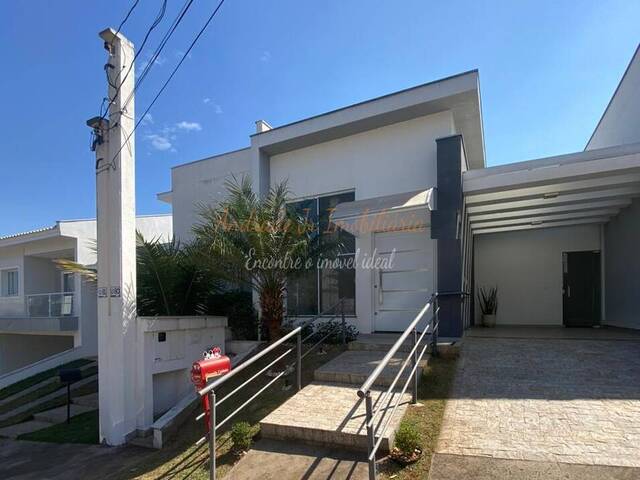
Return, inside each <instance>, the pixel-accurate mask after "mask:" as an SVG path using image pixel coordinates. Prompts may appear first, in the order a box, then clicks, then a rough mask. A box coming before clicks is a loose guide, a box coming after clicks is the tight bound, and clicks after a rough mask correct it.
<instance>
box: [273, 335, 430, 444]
mask: <svg viewBox="0 0 640 480" xmlns="http://www.w3.org/2000/svg"><path fill="white" fill-rule="evenodd" d="M397 338H398V336H397V335H384V336H378V335H361V337H360V338H359V339H358V340H357V341H355V342H352V343H350V344H349V349H348V351H346V352H344V353H342V354H341V355H339V356H338V357H336V358H335V359H333V360H331V361H329V362H327V363H326V364H324V365H323V366H322V367H320V368H319V369H317V370H316V371H315V373H314V381H313V382H312V383H310V384H309V385H307V386H306V387H304V388H303V389H302V390H300V392H298V393H297V394H296V395H294V396H293V397H291V398H290V399H289V400H287V401H286V402H285V403H284V404H283V405H281V406H280V407H278V408H277V409H276V410H274V411H273V412H271V413H270V414H269V415H268V416H267V417H266V418H264V419H263V420H262V421H261V422H260V427H261V434H262V437H264V438H268V439H273V440H281V441H282V440H284V441H288V442H302V443H307V444H312V445H320V446H327V447H341V448H345V449H349V450H357V451H365V452H366V451H367V432H366V427H365V425H364V424H365V405H364V401H363V400H362V399H360V398H359V397H358V395H357V391H358V388H359V387H360V386H361V385H362V383H363V382H364V381H365V380H366V379H367V377H368V376H369V375H370V374H371V372H373V370H374V369H375V368H376V366H377V365H378V364H379V363H380V361H381V360H382V359H383V358H384V356H385V355H386V353H387V352H388V351H389V347H390V346H391V345H392V344H393V342H394V341H395V340H396V339H397ZM401 350H402V351H404V352H408V351H410V350H411V346H410V345H409V344H408V343H407V344H406V345H404V346H403V347H402V348H401ZM405 358H406V354H405V355H404V356H402V355H401V354H400V352H399V355H398V356H397V357H395V358H393V359H392V360H391V362H390V363H389V366H388V368H387V369H386V370H385V371H384V373H383V374H382V375H381V376H380V377H379V378H378V381H377V382H376V387H375V389H374V392H373V395H372V401H373V404H374V407H375V406H377V404H378V402H379V401H380V397H381V394H382V393H384V391H386V389H387V387H388V386H389V385H390V384H391V382H392V381H393V379H394V377H395V376H396V375H397V373H398V371H399V370H400V366H401V364H402V362H403V361H404V359H405ZM425 365H426V360H425V361H423V365H421V366H420V367H419V374H421V373H422V368H423V367H424V366H425ZM407 374H408V369H407V370H406V372H405V373H404V374H403V376H402V377H401V378H400V380H399V381H398V383H397V384H396V388H395V389H394V390H397V391H398V392H397V393H394V394H391V396H390V397H388V398H387V399H386V401H385V405H387V406H390V407H385V408H383V409H382V410H381V414H380V415H379V416H378V418H377V419H376V423H384V422H386V421H387V420H388V418H389V416H390V414H391V407H392V406H393V405H394V404H395V401H396V399H397V398H398V395H399V390H401V389H402V386H403V385H404V382H405V381H406V379H407V376H406V375H407ZM419 378H420V375H419ZM408 391H409V392H410V389H408ZM410 402H411V394H410V393H405V394H404V395H403V398H402V400H401V402H400V404H399V406H398V409H397V410H396V412H395V414H394V415H393V417H392V418H391V419H390V420H389V422H390V424H389V428H388V429H387V433H386V434H385V438H384V439H383V441H382V444H381V450H382V451H389V450H390V448H391V446H392V445H393V439H394V437H395V433H396V431H397V429H398V427H399V425H400V422H401V420H402V417H403V416H404V412H405V411H406V409H407V407H408V405H409V404H410Z"/></svg>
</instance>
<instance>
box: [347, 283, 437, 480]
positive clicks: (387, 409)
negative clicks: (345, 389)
mask: <svg viewBox="0 0 640 480" xmlns="http://www.w3.org/2000/svg"><path fill="white" fill-rule="evenodd" d="M439 310H440V309H439V306H438V295H437V294H433V295H431V297H430V298H429V300H428V301H427V303H426V304H425V305H424V307H423V308H422V309H421V310H420V312H418V314H417V315H416V316H415V318H414V319H413V320H412V321H411V323H410V324H409V325H408V326H407V328H406V329H405V330H404V331H403V332H402V334H401V335H400V337H399V338H398V339H397V340H396V342H395V343H394V344H393V345H392V346H391V348H390V349H389V351H388V352H387V354H386V355H385V356H384V358H383V359H382V361H380V363H379V364H378V366H377V367H376V368H375V369H374V371H373V372H371V374H370V375H369V377H367V379H366V380H365V381H364V383H363V384H362V386H361V387H360V388H359V389H358V396H359V397H360V398H363V399H364V401H365V409H366V416H365V426H366V430H367V450H368V452H367V453H368V455H367V463H368V464H369V479H370V480H375V478H376V453H377V451H378V449H379V448H380V445H382V442H383V440H384V434H385V432H386V431H387V429H388V428H389V425H390V423H391V420H392V419H393V417H394V415H395V413H396V411H397V409H398V406H399V405H400V403H401V401H402V397H403V396H404V394H405V392H406V391H407V388H408V387H409V385H410V384H412V387H413V388H412V395H411V403H412V404H415V403H417V401H418V366H419V364H420V361H421V360H422V357H423V356H424V354H425V353H426V352H427V349H428V347H429V344H431V346H432V353H433V354H434V355H436V354H437V341H438V340H437V338H438V328H439V320H438V312H439ZM429 311H431V316H430V317H429V318H428V320H427V323H426V325H425V327H424V329H422V333H421V334H420V336H418V325H419V324H420V322H421V321H423V320H424V319H425V316H426V315H427V313H428V312H429ZM410 335H412V344H413V345H412V348H411V350H410V351H409V353H408V354H407V356H406V358H405V360H404V361H403V362H402V365H401V366H400V369H399V370H398V372H397V374H396V375H395V377H394V379H393V381H392V382H391V385H390V386H389V387H388V388H387V389H386V390H385V391H384V392H383V393H381V395H380V396H379V397H378V402H377V406H376V407H375V408H374V406H373V402H372V398H371V389H372V387H373V386H374V385H375V383H376V381H377V380H378V378H379V377H380V375H381V374H382V372H384V370H385V369H386V368H387V367H388V365H389V362H390V361H391V359H392V358H393V357H394V356H395V355H396V354H397V353H398V351H399V350H400V348H401V347H402V346H403V345H404V343H405V341H406V340H407V338H409V336H410ZM427 336H430V337H431V342H428V343H426V344H425V345H424V347H423V348H422V349H421V350H420V352H419V353H418V350H419V346H420V345H421V343H422V342H423V340H424V339H425V338H426V337H427ZM409 362H411V370H410V371H409V375H408V377H407V380H406V381H405V382H404V385H403V387H402V390H401V391H400V393H399V394H398V396H397V398H396V400H395V402H394V399H393V393H394V389H395V388H396V385H397V383H398V381H399V380H400V378H401V377H402V375H403V374H404V373H405V370H406V368H407V366H408V365H409ZM392 403H393V406H392ZM385 416H386V419H385ZM378 417H379V418H378ZM376 422H377V425H376ZM376 437H377V438H376Z"/></svg>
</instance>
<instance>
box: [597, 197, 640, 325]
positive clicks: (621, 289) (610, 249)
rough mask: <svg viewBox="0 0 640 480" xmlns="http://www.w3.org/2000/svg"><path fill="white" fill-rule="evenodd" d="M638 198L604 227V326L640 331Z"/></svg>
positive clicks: (639, 212) (639, 225) (639, 204)
mask: <svg viewBox="0 0 640 480" xmlns="http://www.w3.org/2000/svg"><path fill="white" fill-rule="evenodd" d="M639 245H640V199H638V198H636V199H635V200H634V201H633V203H632V204H631V205H630V206H628V207H627V208H625V209H624V210H622V211H621V212H620V213H619V214H618V216H616V217H614V218H612V219H611V221H610V222H609V223H608V224H607V225H606V226H605V267H604V269H605V319H604V323H605V324H607V325H614V326H616V327H625V328H637V329H640V314H639V312H640V295H639V293H640V255H638V246H639Z"/></svg>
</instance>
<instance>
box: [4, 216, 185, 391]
mask: <svg viewBox="0 0 640 480" xmlns="http://www.w3.org/2000/svg"><path fill="white" fill-rule="evenodd" d="M136 223H137V228H138V230H139V231H140V232H141V233H142V234H143V235H144V236H145V238H148V239H151V238H162V239H169V238H171V236H172V235H173V230H172V223H171V216H167V215H155V216H140V217H138V218H137V222H136ZM95 242H96V221H95V220H64V221H59V222H56V224H55V225H53V226H51V227H47V228H42V229H39V230H34V231H31V232H24V233H19V234H15V235H8V236H4V237H0V379H1V378H2V376H3V375H5V374H10V373H11V372H15V371H16V369H22V368H23V367H28V366H29V365H32V364H33V363H35V362H40V361H43V360H45V359H47V358H50V357H52V356H56V360H55V361H54V362H53V364H52V365H53V366H56V365H59V364H60V363H63V361H64V360H65V359H72V358H78V357H80V356H95V355H97V352H98V340H97V323H96V322H97V307H96V291H95V285H93V284H92V283H90V282H86V281H83V280H82V279H81V278H79V276H78V275H74V274H70V273H64V272H62V271H61V270H60V269H59V268H58V266H57V265H56V264H55V263H54V260H55V259H68V260H72V261H75V262H78V263H81V264H83V265H94V264H95V263H96V258H95V257H96V251H95ZM31 373H33V372H31Z"/></svg>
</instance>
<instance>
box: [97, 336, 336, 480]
mask: <svg viewBox="0 0 640 480" xmlns="http://www.w3.org/2000/svg"><path fill="white" fill-rule="evenodd" d="M326 350H327V354H326V355H317V354H315V353H312V354H311V355H309V356H307V358H305V359H304V360H303V368H302V371H303V374H302V382H303V385H307V384H308V383H310V382H311V381H313V372H314V371H315V370H316V369H317V368H318V367H320V366H321V365H323V364H324V363H326V362H328V361H329V360H331V359H332V358H335V357H336V356H338V355H339V354H340V353H342V352H343V351H344V348H343V347H341V346H327V347H326ZM283 351H284V350H280V349H276V351H275V352H272V353H270V354H269V355H267V359H265V360H263V361H259V362H257V364H256V365H254V366H252V367H249V368H247V369H246V370H245V371H243V372H242V373H241V374H239V375H238V377H235V378H234V379H232V380H231V381H229V383H227V384H226V385H225V386H224V388H223V389H221V390H220V392H219V393H218V394H217V396H218V398H222V397H223V396H224V395H225V394H226V393H227V392H230V391H231V390H233V389H234V388H235V387H237V386H238V385H240V384H241V383H242V382H244V381H245V380H247V379H248V378H249V377H251V376H252V375H254V374H255V373H257V372H258V371H259V370H260V369H262V368H263V367H264V366H265V365H266V364H267V363H269V359H273V358H275V357H277V356H278V355H279V354H281V353H283ZM286 358H287V360H288V361H289V362H290V361H292V360H293V359H294V358H295V357H293V356H291V355H290V356H288V357H286ZM291 377H292V378H291V379H292V380H293V381H294V382H295V373H294V374H293V375H292V376H291ZM270 380H271V379H270V378H266V377H265V376H264V375H263V376H261V377H259V378H258V379H256V381H255V385H254V384H250V386H248V387H245V388H244V389H243V390H241V391H240V393H238V394H237V395H236V396H235V397H233V398H234V400H229V401H228V402H226V403H223V404H222V406H221V407H220V409H219V410H218V417H219V418H220V419H224V418H226V417H227V415H228V414H229V413H230V412H231V411H233V410H235V409H236V408H237V407H238V406H239V405H240V404H241V403H242V402H244V401H246V400H247V399H249V397H251V395H253V394H254V393H255V392H257V391H258V390H259V389H260V388H261V387H263V386H264V385H265V384H266V383H268V382H269V381H270ZM283 385H284V381H283V380H279V381H277V382H275V384H273V385H272V386H271V387H269V388H268V389H267V390H265V391H264V392H263V393H262V394H261V395H260V396H259V397H257V398H256V399H255V400H254V401H253V402H252V403H250V404H249V405H248V406H247V407H246V408H245V409H244V410H242V411H241V412H240V413H239V414H238V415H236V416H235V417H233V420H230V421H229V422H228V423H227V424H225V425H224V427H223V432H222V433H220V432H219V433H218V438H217V445H218V449H217V454H216V461H217V474H218V478H223V476H224V475H225V474H226V473H227V472H228V471H229V470H230V469H231V467H232V466H233V465H234V464H235V463H236V461H237V460H238V459H239V458H240V457H239V456H238V455H237V454H236V452H235V451H234V450H233V448H232V447H233V445H232V443H233V442H232V441H231V431H230V430H231V426H232V425H233V424H234V423H236V422H240V421H245V422H248V423H249V424H250V425H251V427H252V428H257V426H258V423H259V422H260V420H262V419H263V418H264V417H265V416H266V415H267V414H269V413H270V412H271V411H273V410H275V409H276V408H277V407H278V406H279V405H281V404H282V403H283V402H284V401H285V400H287V399H288V398H289V397H291V396H293V395H295V393H296V388H295V387H292V388H290V389H289V390H286V391H283V390H282V386H283ZM198 411H200V409H199V410H198ZM194 417H195V415H194ZM203 429H204V426H203V425H202V422H197V423H196V422H193V421H192V422H187V423H186V424H185V425H184V426H183V427H182V428H181V431H180V433H179V435H178V438H176V439H175V441H174V442H173V443H172V444H170V445H169V446H168V447H167V448H165V449H163V450H159V451H149V452H141V453H140V454H139V455H136V456H135V457H133V456H132V457H131V459H130V460H129V459H127V460H125V459H123V462H122V465H121V469H120V471H116V472H113V475H110V476H109V479H110V480H111V479H116V480H119V479H122V480H124V479H132V478H136V479H141V480H151V479H154V480H155V479H160V478H162V479H169V478H170V479H172V480H180V479H187V478H188V479H190V480H207V479H208V478H209V474H208V468H209V467H208V465H209V458H208V457H209V455H208V450H207V444H206V443H205V444H203V445H201V446H200V447H195V446H194V443H195V442H196V440H198V439H199V438H200V437H202V435H203V434H204V430H203Z"/></svg>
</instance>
